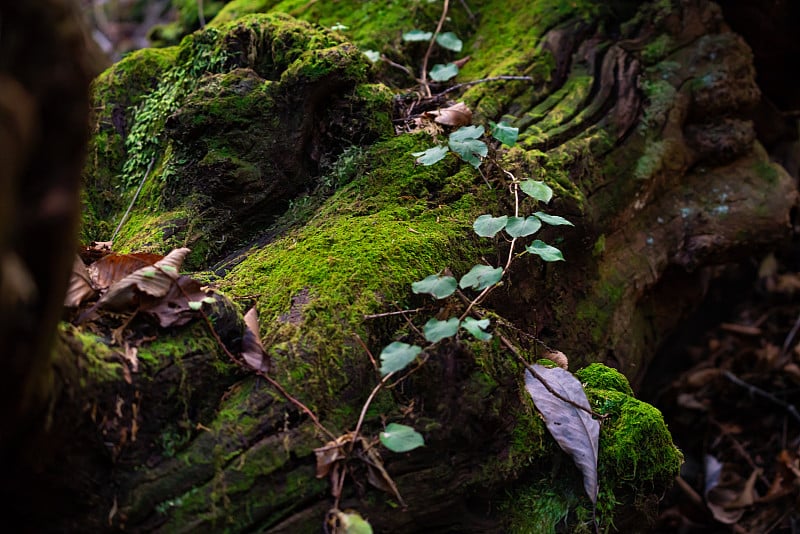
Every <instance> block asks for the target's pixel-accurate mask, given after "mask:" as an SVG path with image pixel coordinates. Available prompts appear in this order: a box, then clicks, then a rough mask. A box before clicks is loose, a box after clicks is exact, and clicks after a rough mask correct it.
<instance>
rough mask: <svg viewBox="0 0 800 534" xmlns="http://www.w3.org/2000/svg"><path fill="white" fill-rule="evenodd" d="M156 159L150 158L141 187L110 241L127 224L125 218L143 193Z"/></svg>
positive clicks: (134, 195)
mask: <svg viewBox="0 0 800 534" xmlns="http://www.w3.org/2000/svg"><path fill="white" fill-rule="evenodd" d="M155 161H156V157H155V156H153V157H152V158H150V163H149V164H148V165H147V171H146V172H145V173H144V178H142V181H141V182H140V183H139V188H138V189H137V190H136V193H134V194H133V199H132V200H131V203H130V204H129V205H128V209H127V210H125V214H124V215H123V216H122V219H120V220H119V224H118V225H117V228H116V229H115V230H114V233H113V234H111V239H110V241H114V238H115V237H117V232H119V229H120V228H122V225H123V224H125V219H127V218H128V215H129V214H130V212H131V210H132V209H133V205H134V204H135V203H136V199H137V198H139V193H141V191H142V187H144V183H145V182H146V181H147V177H148V176H150V171H152V170H153V163H155Z"/></svg>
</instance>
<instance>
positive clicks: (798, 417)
mask: <svg viewBox="0 0 800 534" xmlns="http://www.w3.org/2000/svg"><path fill="white" fill-rule="evenodd" d="M722 375H723V376H724V377H725V378H727V379H728V380H730V381H731V382H733V383H734V384H736V385H737V386H740V387H743V388H745V389H746V390H747V391H748V393H750V394H751V395H753V394H755V395H759V396H761V397H763V398H765V399H767V400H768V401H770V402H772V403H773V404H777V405H778V406H780V407H782V408H783V409H784V410H786V411H787V412H789V413H790V414H792V417H794V418H795V419H796V420H797V422H798V423H800V413H798V411H797V408H796V407H795V405H794V404H789V403H788V402H786V401H783V400H781V399H779V398H778V397H776V396H775V395H773V394H772V393H767V392H766V391H764V390H763V389H761V388H758V387H756V386H754V385H752V384H749V383H747V382H745V381H744V380H742V379H741V378H739V377H738V376H736V375H735V374H733V373H731V372H730V371H722Z"/></svg>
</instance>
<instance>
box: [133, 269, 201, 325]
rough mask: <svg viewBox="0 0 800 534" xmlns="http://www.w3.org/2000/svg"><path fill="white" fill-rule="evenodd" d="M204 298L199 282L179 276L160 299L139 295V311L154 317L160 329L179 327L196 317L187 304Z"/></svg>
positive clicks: (194, 311)
mask: <svg viewBox="0 0 800 534" xmlns="http://www.w3.org/2000/svg"><path fill="white" fill-rule="evenodd" d="M205 297H206V294H205V292H203V290H202V287H201V286H200V282H198V281H197V280H195V279H193V278H190V277H188V276H181V277H179V278H178V279H177V280H174V281H173V282H172V283H171V284H170V287H169V289H168V290H167V293H166V294H165V295H163V296H161V297H151V296H150V295H144V294H143V295H140V296H139V311H140V312H143V313H146V314H148V315H151V316H152V317H154V318H155V319H156V320H157V321H158V324H159V325H160V326H161V327H162V328H168V327H170V326H181V325H184V324H186V323H188V322H189V321H191V320H192V319H194V318H195V317H197V311H196V310H194V309H192V307H191V306H190V304H189V303H190V302H196V301H201V300H202V299H204V298H205Z"/></svg>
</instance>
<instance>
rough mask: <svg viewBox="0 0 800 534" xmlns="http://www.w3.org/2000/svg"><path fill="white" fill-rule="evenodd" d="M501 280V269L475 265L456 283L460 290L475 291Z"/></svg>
mask: <svg viewBox="0 0 800 534" xmlns="http://www.w3.org/2000/svg"><path fill="white" fill-rule="evenodd" d="M502 278H503V268H502V267H490V266H489V265H475V266H474V267H473V268H472V269H470V271H469V272H468V273H467V274H465V275H464V276H462V277H461V280H460V281H459V282H458V285H459V287H461V289H467V288H468V287H471V288H472V289H475V290H477V291H480V290H481V289H484V288H487V287H489V286H491V285H493V284H496V283H497V282H499V281H500V280H501V279H502Z"/></svg>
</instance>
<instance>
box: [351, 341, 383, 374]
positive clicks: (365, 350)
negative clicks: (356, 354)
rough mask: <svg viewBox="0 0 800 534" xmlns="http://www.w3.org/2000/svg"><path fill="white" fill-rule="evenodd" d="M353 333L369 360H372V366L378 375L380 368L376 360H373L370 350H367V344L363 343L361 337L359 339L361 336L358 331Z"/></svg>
mask: <svg viewBox="0 0 800 534" xmlns="http://www.w3.org/2000/svg"><path fill="white" fill-rule="evenodd" d="M354 335H355V336H356V341H358V343H359V344H360V345H361V348H363V349H364V352H366V353H367V356H369V361H370V362H372V367H374V368H375V372H377V373H378V376H380V368H379V367H378V362H377V361H376V360H375V356H373V355H372V351H370V350H369V347H367V344H366V343H364V340H363V339H361V336H359V335H358V332H356V333H355V334H354Z"/></svg>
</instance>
